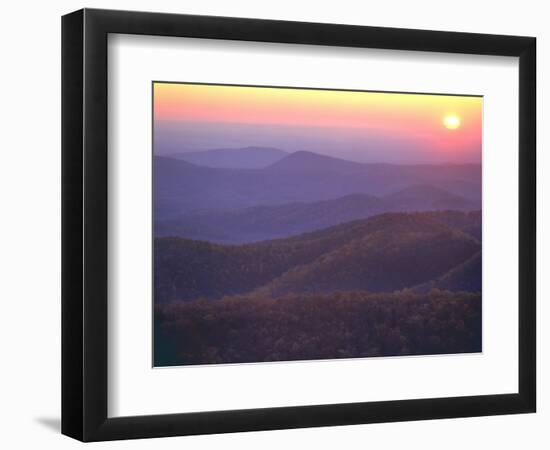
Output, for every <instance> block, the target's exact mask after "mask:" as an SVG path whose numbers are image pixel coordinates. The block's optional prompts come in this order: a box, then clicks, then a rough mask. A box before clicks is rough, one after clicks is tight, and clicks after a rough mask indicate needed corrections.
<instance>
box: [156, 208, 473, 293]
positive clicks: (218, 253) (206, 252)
mask: <svg viewBox="0 0 550 450" xmlns="http://www.w3.org/2000/svg"><path fill="white" fill-rule="evenodd" d="M479 227H480V223H479V220H478V217H477V216H476V215H475V214H468V213H460V212H428V213H388V214H382V215H379V216H375V217H372V218H369V219H364V220H357V221H352V222H348V223H345V224H341V225H337V226H334V227H330V228H327V229H323V230H319V231H315V232H311V233H305V234H301V235H297V236H293V237H289V238H285V239H276V240H271V241H262V242H258V243H252V244H243V245H220V244H215V243H211V242H206V241H196V240H191V239H183V238H177V237H166V238H156V239H155V246H154V247H155V257H154V270H155V302H156V303H166V302H170V301H191V300H195V299H197V298H204V299H220V298H222V297H223V296H227V295H235V294H247V293H249V294H251V295H261V296H268V297H279V296H283V295H286V294H288V293H329V292H336V291H347V290H366V291H369V292H392V291H394V290H401V289H404V288H414V287H416V286H422V285H424V284H426V283H431V282H433V283H435V284H434V287H437V286H438V284H437V283H444V281H440V280H441V277H445V276H446V274H447V273H450V272H452V271H453V270H456V268H457V267H459V266H461V265H462V264H464V263H465V262H466V261H468V260H469V259H470V258H472V257H474V255H476V254H478V253H479V252H480V249H481V245H480V242H479V240H478V239H477V238H476V237H477V236H478V235H479V234H480V231H479ZM460 274H462V276H464V277H472V278H476V277H481V271H476V270H463V271H461V272H460V273H459V274H458V275H456V274H455V275H454V278H457V277H458V278H460V276H461V275H460ZM449 276H451V275H449ZM454 278H453V279H454ZM454 283H455V284H457V285H461V286H462V285H463V286H466V287H468V286H473V287H476V286H479V285H480V283H481V281H480V280H475V279H474V280H465V281H464V282H463V283H462V284H461V283H460V282H459V281H456V280H455V281H454ZM441 286H442V287H444V284H442V285H441ZM465 290H474V291H475V290H478V289H465Z"/></svg>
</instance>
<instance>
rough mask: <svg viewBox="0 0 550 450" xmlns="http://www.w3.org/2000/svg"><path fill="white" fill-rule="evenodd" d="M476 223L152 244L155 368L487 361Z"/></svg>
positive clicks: (417, 220)
mask: <svg viewBox="0 0 550 450" xmlns="http://www.w3.org/2000/svg"><path fill="white" fill-rule="evenodd" d="M479 234H480V228H479V225H478V223H477V221H476V217H475V215H473V214H466V213H459V212H445V213H435V212H429V213H392V214H383V215H380V216H376V217H372V218H369V219H365V220H358V221H353V222H349V223H346V224H342V225H338V226H335V227H330V228H327V229H324V230H320V231H316V232H311V233H306V234H301V235H298V236H294V237H291V238H287V239H279V240H272V241H264V242H259V243H255V244H244V245H237V246H231V245H229V246H227V245H219V244H213V243H209V242H204V241H193V240H190V239H182V238H157V239H156V240H155V295H156V298H155V300H156V306H155V364H156V365H161V366H162V365H181V364H213V363H239V362H258V361H288V360H310V359H334V358H354V357H371V356H392V355H419V354H438V353H463V352H479V351H481V294H480V292H479V291H480V288H481V254H480V242H479V241H478V240H477V239H476V237H475V236H476V235H479Z"/></svg>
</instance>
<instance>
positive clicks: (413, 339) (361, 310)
mask: <svg viewBox="0 0 550 450" xmlns="http://www.w3.org/2000/svg"><path fill="white" fill-rule="evenodd" d="M480 351H481V295H480V294H472V293H465V292H460V293H453V292H448V291H440V290H438V289H432V290H431V291H430V292H429V293H426V294H417V293H413V292H412V291H411V290H409V289H406V290H403V291H400V292H395V293H376V294H369V293H367V292H365V291H343V292H334V293H331V294H314V295H312V294H288V295H286V296H284V297H281V298H277V299H273V298H267V297H265V298H264V297H261V296H255V295H248V296H233V297H225V298H223V299H222V300H217V301H209V300H195V301H191V302H173V303H168V304H164V305H157V306H156V310H155V365H156V366H167V365H188V364H216V363H245V362H263V361H290V360H312V359H334V358H359V357H373V356H398V355H428V354H449V353H470V352H480Z"/></svg>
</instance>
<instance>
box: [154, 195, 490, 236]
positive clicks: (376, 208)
mask: <svg viewBox="0 0 550 450" xmlns="http://www.w3.org/2000/svg"><path fill="white" fill-rule="evenodd" d="M477 206H478V205H477V204H476V203H475V202H474V201H469V200H467V199H465V198H464V197H460V196H457V195H454V194H451V193H449V192H447V191H444V190H443V189H439V188H436V187H433V186H429V185H415V186H411V187H408V188H405V189H402V190H399V191H398V192H395V193H392V194H389V195H387V196H383V197H375V196H373V195H369V194H350V195H346V196H344V197H340V198H336V199H332V200H322V201H318V202H311V203H300V202H298V203H288V204H283V205H273V206H251V207H247V208H234V209H221V210H206V211H204V210H199V211H194V212H189V213H187V214H183V215H181V216H179V217H177V218H171V219H166V220H158V221H156V222H155V236H180V237H186V238H189V239H197V240H208V241H212V242H217V243H222V244H240V243H245V242H254V241H263V240H268V239H276V238H282V237H286V236H291V235H295V234H300V233H305V232H308V231H313V230H318V229H322V228H327V227H330V226H332V225H337V224H340V223H345V222H349V221H352V220H358V219H365V218H368V217H371V216H375V215H379V214H382V213H385V212H403V211H430V210H434V211H442V210H448V211H450V210H454V211H470V210H473V209H476V207H477ZM475 215H477V216H479V213H475V212H474V213H472V216H475ZM472 218H473V217H472Z"/></svg>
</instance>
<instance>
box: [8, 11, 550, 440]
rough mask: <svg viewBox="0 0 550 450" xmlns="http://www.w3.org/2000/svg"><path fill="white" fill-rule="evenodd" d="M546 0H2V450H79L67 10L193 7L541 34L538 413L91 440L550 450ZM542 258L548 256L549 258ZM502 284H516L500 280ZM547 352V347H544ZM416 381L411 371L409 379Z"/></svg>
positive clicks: (549, 31)
mask: <svg viewBox="0 0 550 450" xmlns="http://www.w3.org/2000/svg"><path fill="white" fill-rule="evenodd" d="M545 3H546V2H542V1H536V0H532V1H531V0H523V1H513V2H509V1H504V0H501V1H494V0H491V1H485V2H481V1H479V0H477V1H470V0H456V1H452V0H447V1H441V0H439V1H422V0H417V1H407V0H403V1H391V0H387V1H385V2H371V4H369V2H366V1H361V2H360V1H352V0H349V1H348V0H340V1H338V2H321V1H320V0H316V1H299V0H292V1H283V0H278V1H271V2H265V1H258V0H256V1H254V0H250V1H249V0H231V1H224V0H201V1H189V2H170V1H164V0H156V1H154V2H153V1H151V0H150V1H144V0H133V1H127V0H112V1H110V2H107V1H95V0H89V1H87V2H85V3H81V2H76V1H72V2H71V1H57V2H55V3H53V2H38V1H36V2H28V1H27V2H25V1H19V2H14V1H12V2H5V4H3V8H2V15H1V16H0V17H1V19H0V20H1V24H0V33H1V39H0V46H1V53H0V55H1V61H2V66H1V69H0V78H1V81H2V83H1V85H2V87H3V91H2V95H1V96H0V114H1V120H0V123H1V124H2V125H1V132H0V142H1V147H0V148H1V153H0V158H1V163H0V206H1V208H2V209H1V211H2V215H1V218H0V274H1V277H0V286H1V288H2V289H1V291H0V292H1V293H2V297H1V302H2V306H3V308H2V309H1V310H0V343H1V344H0V345H1V353H0V358H1V363H0V364H1V370H0V424H1V426H0V430H1V431H0V445H1V446H2V447H3V448H8V449H17V448H38V447H40V448H60V449H64V448H73V447H76V446H78V445H79V443H77V442H76V441H73V440H71V439H69V438H66V437H63V436H61V435H60V434H59V417H60V406H59V404H60V400H59V398H60V381H59V380H60V191H61V187H60V16H61V15H62V14H65V13H67V12H70V11H73V10H75V9H79V8H81V7H83V6H87V7H95V8H114V9H138V10H154V11H165V12H179V13H190V14H211V15H225V16H247V17H258V18H274V19H287V20H307V21H319V22H336V23H353V24H360V25H376V26H394V27H408V28H422V29H439V30H452V31H472V32H482V33H501V34H518V35H530V36H536V37H537V38H538V83H539V89H538V94H539V96H538V123H539V133H538V148H539V169H538V171H539V200H538V205H539V206H538V212H539V286H538V287H539V323H538V325H539V350H538V354H539V412H538V413H537V414H535V415H532V414H531V415H519V416H503V417H485V418H471V419H452V420H439V421H424V422H408V423H400V424H379V425H363V426H349V427H333V428H321V429H304V430H291V431H276V432H259V433H239V434H233V435H218V436H199V437H186V438H166V439H157V440H154V441H153V440H141V441H127V442H118V443H101V444H96V445H94V448H106V447H111V446H113V447H115V448H117V447H118V448H177V447H181V446H183V445H186V446H187V448H193V449H195V448H196V449H211V448H218V447H220V446H224V448H228V449H237V448H239V449H243V448H250V449H252V448H266V449H271V448H273V449H275V448H277V449H278V448H281V447H283V448H285V447H286V448H300V447H306V446H307V447H314V448H327V449H328V448H334V447H346V448H364V447H366V446H370V447H371V448H381V447H384V448H388V449H393V448H403V447H405V448H407V449H416V448H418V449H422V450H428V449H442V448H444V449H464V448H468V447H471V448H475V449H481V448H484V447H489V448H498V449H508V448H510V449H512V448H519V447H524V448H529V449H546V448H549V447H550V431H549V428H550V427H549V424H550V389H548V388H547V385H546V384H545V382H544V378H545V377H548V376H549V374H550V370H549V369H550V368H549V363H550V356H548V353H547V348H548V344H549V343H550V333H549V331H548V328H545V327H544V324H545V323H548V322H549V321H550V308H549V307H548V306H547V305H545V301H544V300H545V299H544V297H545V294H547V293H548V292H549V290H550V279H549V278H548V277H547V278H546V279H544V273H545V272H547V270H548V269H547V267H548V265H547V263H548V260H549V258H550V245H549V242H550V238H549V236H548V235H546V236H545V235H544V234H543V233H542V229H543V228H544V227H546V228H547V229H548V227H549V226H550V223H549V222H550V217H549V215H548V214H549V213H548V208H544V207H543V199H544V198H547V197H549V194H550V192H548V191H549V189H550V183H549V182H548V181H547V180H544V179H543V176H544V175H543V171H546V172H548V171H549V170H550V167H549V164H550V158H549V157H548V155H547V154H545V153H544V152H543V151H542V149H543V147H544V143H545V142H547V141H549V138H550V136H549V133H550V132H549V129H548V128H545V127H544V123H545V116H544V111H543V109H544V105H548V104H550V99H549V93H548V92H549V91H548V90H547V87H548V85H549V82H550V81H549V79H548V76H547V73H548V70H549V69H550V28H549V27H548V11H545ZM543 252H545V254H544V255H541V254H542V253H543ZM503 282H505V280H503ZM544 353H546V355H544ZM403 376H406V374H403Z"/></svg>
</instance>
